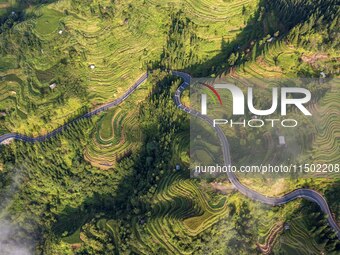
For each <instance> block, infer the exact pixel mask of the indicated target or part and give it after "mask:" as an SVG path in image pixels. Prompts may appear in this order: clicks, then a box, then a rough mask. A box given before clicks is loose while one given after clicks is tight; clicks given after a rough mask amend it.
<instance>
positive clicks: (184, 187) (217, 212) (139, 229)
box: [131, 172, 228, 254]
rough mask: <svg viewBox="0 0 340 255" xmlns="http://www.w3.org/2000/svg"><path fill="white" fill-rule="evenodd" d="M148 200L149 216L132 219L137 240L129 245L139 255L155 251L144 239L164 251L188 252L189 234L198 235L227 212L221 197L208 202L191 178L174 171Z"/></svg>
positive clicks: (173, 252) (172, 252)
mask: <svg viewBox="0 0 340 255" xmlns="http://www.w3.org/2000/svg"><path fill="white" fill-rule="evenodd" d="M151 201H152V208H153V210H152V213H151V217H150V218H148V219H146V220H145V222H144V223H142V224H141V223H140V222H138V221H137V220H135V221H134V222H133V229H134V233H135V236H136V237H138V242H136V243H133V244H131V245H133V247H135V249H136V250H138V251H139V252H140V253H141V254H154V253H155V252H156V251H155V250H154V249H155V246H148V245H146V244H150V241H147V240H144V238H149V239H153V242H156V243H157V244H159V247H162V250H164V252H167V253H170V254H191V253H192V251H190V250H188V248H186V247H185V242H186V241H189V240H190V239H188V235H191V236H195V235H197V234H199V233H200V232H202V231H204V230H205V229H206V228H209V227H210V226H211V225H212V224H214V223H216V221H217V220H218V219H219V218H221V217H223V216H224V215H226V213H228V210H227V207H226V203H225V200H224V199H222V200H220V201H219V202H217V203H216V204H211V202H209V199H208V198H207V197H206V195H205V194H204V193H202V191H201V190H200V189H199V188H198V186H197V185H196V184H195V183H194V182H193V181H191V180H189V179H187V178H185V177H183V176H182V175H181V174H180V173H177V172H175V173H172V174H169V175H168V176H166V178H164V181H162V182H161V184H160V185H159V186H158V188H157V190H156V193H155V196H154V199H152V200H151ZM175 236H176V237H175ZM187 247H188V246H187Z"/></svg>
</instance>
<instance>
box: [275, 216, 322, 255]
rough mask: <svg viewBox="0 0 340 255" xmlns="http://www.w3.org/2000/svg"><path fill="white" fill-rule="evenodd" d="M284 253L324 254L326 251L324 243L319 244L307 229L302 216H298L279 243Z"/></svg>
mask: <svg viewBox="0 0 340 255" xmlns="http://www.w3.org/2000/svg"><path fill="white" fill-rule="evenodd" d="M277 245H278V247H280V250H282V251H283V252H284V253H283V254H289V255H290V254H292V255H295V254H299V255H300V254H301V255H309V254H322V252H324V250H323V248H322V245H321V244H317V243H316V242H315V240H314V238H313V237H311V236H310V235H309V234H308V232H307V231H306V226H305V225H304V223H303V221H302V220H301V218H299V217H296V218H295V219H294V220H292V221H291V222H290V224H289V230H286V231H285V232H284V235H283V236H282V237H281V238H280V240H279V242H278V243H277Z"/></svg>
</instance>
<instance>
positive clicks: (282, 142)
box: [279, 135, 286, 145]
mask: <svg viewBox="0 0 340 255" xmlns="http://www.w3.org/2000/svg"><path fill="white" fill-rule="evenodd" d="M279 144H280V145H286V139H285V137H284V136H283V135H280V136H279Z"/></svg>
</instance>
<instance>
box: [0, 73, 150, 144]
mask: <svg viewBox="0 0 340 255" xmlns="http://www.w3.org/2000/svg"><path fill="white" fill-rule="evenodd" d="M147 78H148V74H147V73H145V74H143V75H142V76H141V77H140V78H139V79H138V80H137V81H136V82H135V83H134V84H133V85H132V87H130V88H129V89H128V90H127V91H126V92H125V93H124V94H123V95H122V96H121V97H119V98H117V99H116V100H114V101H112V102H109V103H107V104H104V105H102V106H100V107H98V108H96V109H94V110H92V111H90V112H88V113H85V114H84V115H81V116H79V117H77V118H75V119H73V120H71V121H70V122H67V123H65V124H64V125H62V126H60V127H59V128H57V129H55V130H53V131H51V132H50V133H48V134H46V135H41V136H37V137H29V136H26V135H21V134H17V133H9V134H5V135H2V136H0V143H3V142H4V141H6V140H8V139H14V140H21V141H24V142H43V141H45V140H47V139H49V138H51V137H54V136H56V135H57V134H59V133H60V132H62V131H63V130H64V129H65V128H67V127H69V126H70V125H71V124H72V123H75V122H77V121H79V120H81V119H84V118H90V117H92V116H93V115H96V114H98V113H100V112H103V111H106V110H108V109H110V108H112V107H115V106H117V105H119V104H120V103H122V102H123V101H124V100H125V99H126V98H128V97H129V96H130V95H131V94H132V93H133V92H134V91H135V90H136V89H137V88H138V87H139V86H140V85H141V84H142V83H143V82H144V81H145V80H146V79H147Z"/></svg>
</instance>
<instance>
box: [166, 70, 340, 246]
mask: <svg viewBox="0 0 340 255" xmlns="http://www.w3.org/2000/svg"><path fill="white" fill-rule="evenodd" d="M172 74H173V75H175V76H178V77H180V78H182V79H183V83H182V84H181V85H180V86H179V87H178V88H177V90H176V92H175V96H174V101H175V104H176V105H177V106H178V107H179V108H180V109H182V110H183V111H185V112H187V113H189V114H190V115H192V116H194V117H198V118H201V119H203V120H204V121H207V122H208V123H209V124H210V125H211V126H212V127H213V121H212V120H211V119H210V118H208V117H207V116H206V115H202V114H201V113H200V112H197V111H195V110H192V109H190V108H188V107H186V106H184V105H183V104H182V103H181V94H182V92H183V91H184V90H185V89H186V88H187V87H188V86H189V84H190V81H191V76H190V75H189V74H187V73H183V72H178V71H173V72H172ZM214 129H215V131H216V133H217V135H218V137H219V139H220V142H221V146H222V152H223V158H224V162H225V164H226V165H231V157H230V149H229V148H230V146H229V142H228V139H227V137H226V136H225V135H224V133H223V131H222V129H221V128H220V127H219V126H216V127H214ZM228 178H229V180H230V182H231V183H232V184H233V185H234V187H235V188H236V189H237V190H238V191H239V192H241V193H242V194H243V195H245V196H247V197H248V198H250V199H253V200H256V201H259V202H261V203H264V204H268V205H272V206H278V205H283V204H286V203H288V202H290V201H292V200H294V199H297V198H304V199H307V200H309V201H312V202H315V203H317V204H318V205H319V206H320V208H321V210H322V211H323V212H324V213H325V214H327V216H328V218H327V220H328V223H329V225H330V226H331V227H332V228H333V230H334V231H335V232H336V234H337V236H338V238H339V239H340V227H339V226H338V224H337V223H336V221H335V220H334V218H333V216H332V213H331V211H330V209H329V206H328V204H327V201H326V200H325V198H324V197H323V196H322V195H321V194H320V193H318V192H316V191H314V190H311V189H297V190H294V191H292V192H290V193H288V194H286V195H284V196H282V197H268V196H265V195H262V194H260V193H258V192H256V191H254V190H251V189H250V188H248V187H246V186H245V185H243V184H242V183H241V182H240V181H239V180H238V179H237V176H236V175H235V173H228Z"/></svg>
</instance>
